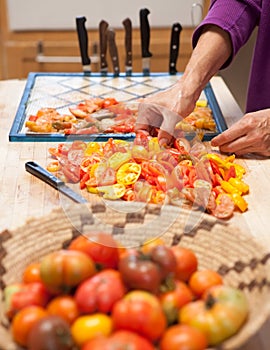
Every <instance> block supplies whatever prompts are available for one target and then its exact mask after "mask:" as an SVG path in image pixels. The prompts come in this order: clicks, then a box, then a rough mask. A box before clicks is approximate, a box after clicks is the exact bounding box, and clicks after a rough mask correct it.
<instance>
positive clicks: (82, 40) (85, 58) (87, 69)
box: [76, 17, 91, 74]
mask: <svg viewBox="0 0 270 350" xmlns="http://www.w3.org/2000/svg"><path fill="white" fill-rule="evenodd" d="M85 22H86V18H85V17H76V27H77V34H78V39H79V46H80V53H81V59H82V65H83V71H84V73H86V74H89V73H91V60H90V57H89V55H88V33H87V30H86V27H85Z"/></svg>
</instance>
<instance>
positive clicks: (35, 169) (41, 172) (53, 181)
mask: <svg viewBox="0 0 270 350" xmlns="http://www.w3.org/2000/svg"><path fill="white" fill-rule="evenodd" d="M25 170H26V171H27V172H29V173H30V174H32V175H34V176H36V177H37V178H39V179H40V180H42V181H44V182H46V183H47V184H48V185H50V186H52V187H53V188H55V189H56V190H57V191H59V192H61V193H63V194H64V195H65V196H67V197H69V198H70V199H72V200H73V201H74V202H76V203H88V201H87V200H86V199H85V198H84V197H83V196H81V195H80V194H79V193H77V192H75V191H74V190H72V189H71V188H70V187H68V186H67V185H66V184H65V183H64V181H62V180H60V179H58V178H57V177H56V176H54V175H53V174H51V173H50V172H49V171H47V170H46V169H44V168H42V167H41V166H40V165H39V164H37V163H35V162H26V163H25Z"/></svg>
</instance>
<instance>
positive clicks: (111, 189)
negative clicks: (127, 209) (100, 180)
mask: <svg viewBox="0 0 270 350" xmlns="http://www.w3.org/2000/svg"><path fill="white" fill-rule="evenodd" d="M97 190H98V191H99V192H101V193H103V198H105V199H112V200H114V199H119V198H121V197H123V196H124V194H125V192H126V187H125V186H124V185H123V184H114V185H110V186H98V187H97Z"/></svg>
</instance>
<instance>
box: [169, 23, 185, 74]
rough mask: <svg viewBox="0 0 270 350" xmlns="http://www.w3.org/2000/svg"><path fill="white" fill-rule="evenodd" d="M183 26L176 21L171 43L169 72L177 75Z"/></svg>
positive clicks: (173, 26)
mask: <svg viewBox="0 0 270 350" xmlns="http://www.w3.org/2000/svg"><path fill="white" fill-rule="evenodd" d="M181 31H182V26H181V24H180V23H174V24H173V25H172V31H171V43H170V62H169V73H170V74H171V75H175V74H176V73H177V69H176V64H177V58H178V54H179V44H180V33H181Z"/></svg>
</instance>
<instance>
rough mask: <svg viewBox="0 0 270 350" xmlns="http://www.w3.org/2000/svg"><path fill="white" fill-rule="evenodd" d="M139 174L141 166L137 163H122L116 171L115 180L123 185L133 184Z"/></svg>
mask: <svg viewBox="0 0 270 350" xmlns="http://www.w3.org/2000/svg"><path fill="white" fill-rule="evenodd" d="M140 174H141V166H140V165H139V164H137V163H126V164H123V165H122V166H121V167H120V168H119V169H118V170H117V173H116V181H117V182H118V183H119V184H123V185H126V186H127V185H132V184H134V183H135V182H136V181H137V180H138V178H139V176H140Z"/></svg>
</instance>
